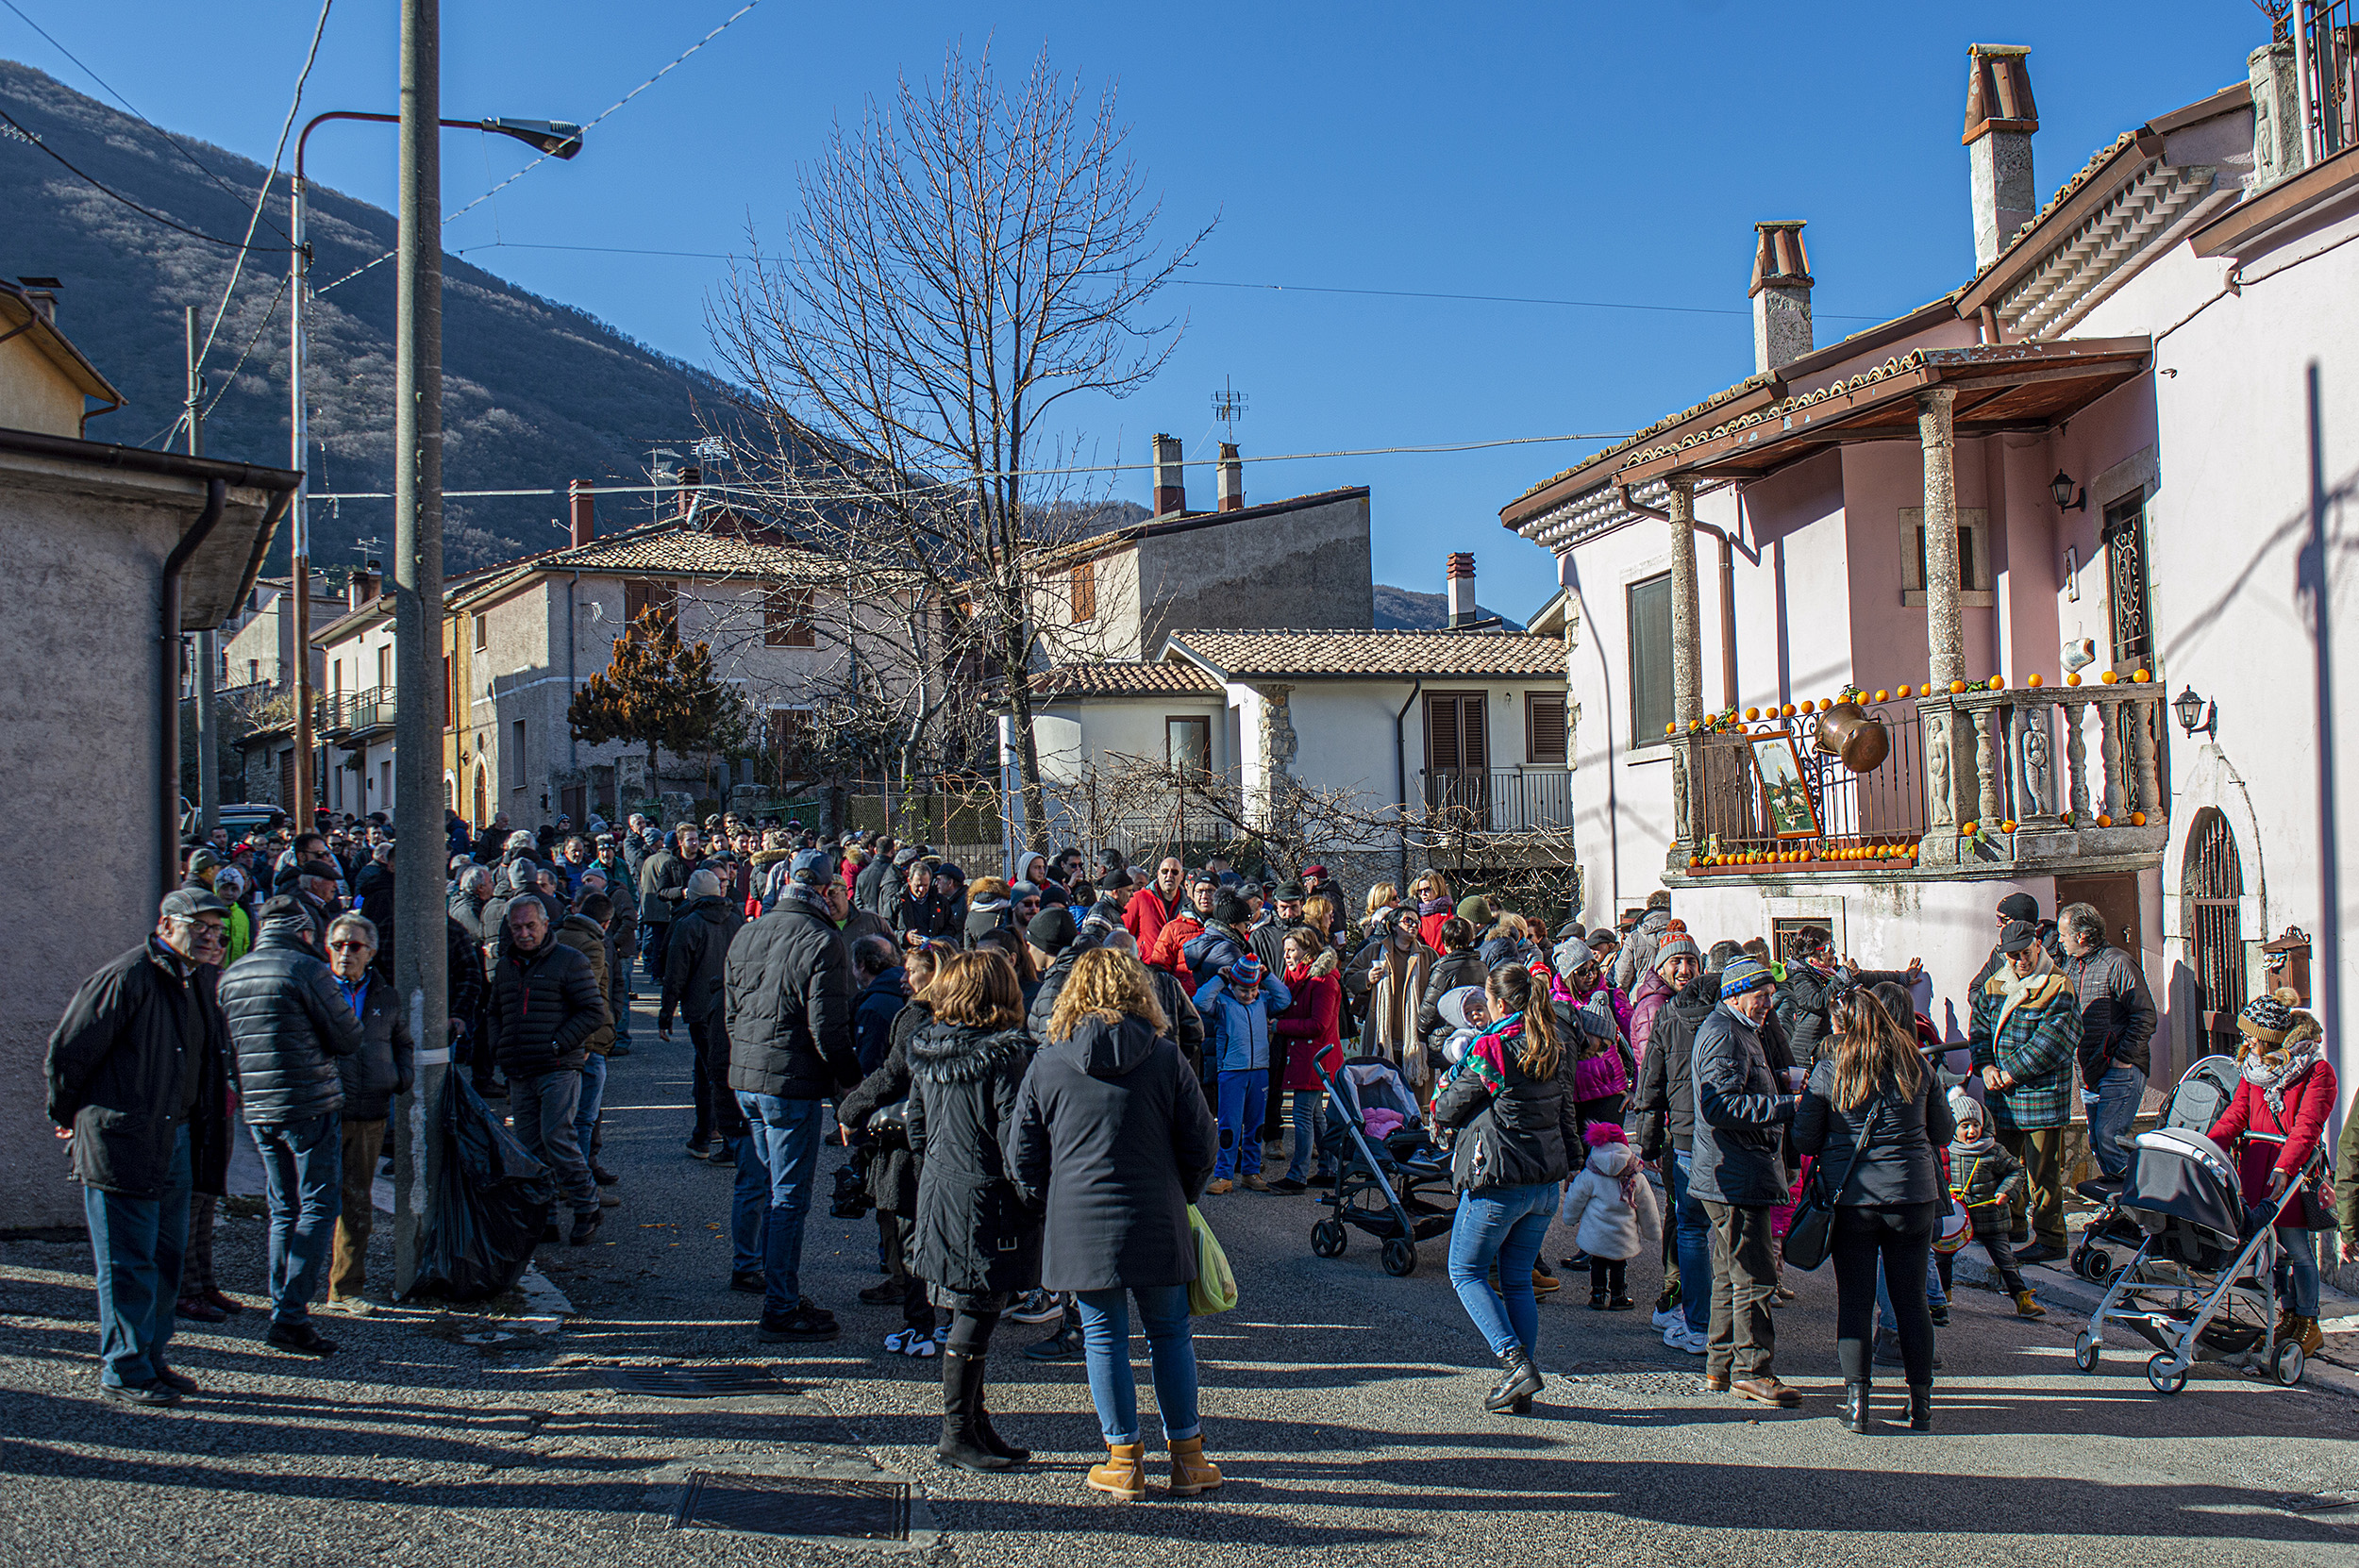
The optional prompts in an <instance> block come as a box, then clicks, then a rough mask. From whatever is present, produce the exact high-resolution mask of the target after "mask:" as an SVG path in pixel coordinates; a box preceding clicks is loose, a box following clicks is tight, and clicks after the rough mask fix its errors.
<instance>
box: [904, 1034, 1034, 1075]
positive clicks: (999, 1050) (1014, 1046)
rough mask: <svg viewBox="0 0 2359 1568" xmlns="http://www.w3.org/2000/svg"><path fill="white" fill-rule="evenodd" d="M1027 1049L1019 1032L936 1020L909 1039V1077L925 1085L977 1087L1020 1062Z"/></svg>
mask: <svg viewBox="0 0 2359 1568" xmlns="http://www.w3.org/2000/svg"><path fill="white" fill-rule="evenodd" d="M1031 1049H1032V1044H1031V1042H1030V1040H1029V1039H1028V1038H1027V1037H1026V1036H1025V1033H1024V1031H1023V1030H1021V1029H986V1028H980V1027H979V1026H975V1025H973V1024H945V1023H943V1022H941V1021H940V1020H938V1019H937V1020H935V1021H934V1022H932V1023H929V1024H928V1025H926V1026H924V1027H923V1028H921V1029H919V1030H918V1031H917V1032H916V1033H915V1034H914V1035H912V1036H911V1037H910V1045H909V1059H910V1076H912V1077H913V1078H923V1079H924V1080H925V1081H927V1082H928V1083H979V1082H981V1081H982V1080H983V1079H984V1078H986V1077H988V1076H991V1075H992V1074H993V1073H995V1072H997V1071H998V1070H999V1069H1000V1068H1001V1067H1003V1066H1005V1065H1007V1064H1009V1063H1011V1062H1017V1061H1021V1060H1023V1059H1025V1058H1026V1057H1027V1056H1029V1055H1030V1054H1031Z"/></svg>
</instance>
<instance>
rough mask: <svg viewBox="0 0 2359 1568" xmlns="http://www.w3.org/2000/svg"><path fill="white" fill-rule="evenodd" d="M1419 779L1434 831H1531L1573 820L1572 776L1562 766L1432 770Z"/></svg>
mask: <svg viewBox="0 0 2359 1568" xmlns="http://www.w3.org/2000/svg"><path fill="white" fill-rule="evenodd" d="M1417 779H1418V788H1419V791H1420V795H1419V798H1420V799H1421V800H1422V801H1423V802H1424V804H1425V826H1426V827H1427V829H1428V830H1429V831H1430V832H1435V833H1442V834H1461V833H1531V832H1542V831H1555V830H1560V829H1564V828H1569V827H1571V826H1572V824H1573V776H1572V775H1571V774H1570V773H1569V772H1567V771H1565V770H1564V769H1562V768H1552V769H1528V768H1428V769H1427V770H1426V771H1424V772H1423V773H1421V774H1419V775H1418V776H1417Z"/></svg>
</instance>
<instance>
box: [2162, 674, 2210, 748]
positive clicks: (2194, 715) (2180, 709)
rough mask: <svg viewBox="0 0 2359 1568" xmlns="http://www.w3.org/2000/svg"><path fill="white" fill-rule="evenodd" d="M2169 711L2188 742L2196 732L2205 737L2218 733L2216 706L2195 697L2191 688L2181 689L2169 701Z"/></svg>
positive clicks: (2193, 689) (2194, 692)
mask: <svg viewBox="0 0 2359 1568" xmlns="http://www.w3.org/2000/svg"><path fill="white" fill-rule="evenodd" d="M2170 710H2171V713H2172V714H2173V715H2174V716H2175V717H2177V719H2178V720H2179V727H2180V728H2182V729H2183V730H2185V731H2186V732H2187V738H2188V739H2189V740H2193V739H2194V738H2195V736H2196V734H2197V732H2198V731H2200V732H2202V733H2203V734H2205V735H2216V734H2217V733H2218V730H2217V726H2218V724H2219V709H2218V708H2217V705H2215V704H2213V703H2210V702H2206V701H2205V700H2204V699H2203V698H2201V697H2200V696H2198V695H2196V691H2195V688H2194V687H2192V686H2187V687H2183V688H2182V689H2181V690H2180V692H2179V694H2178V695H2177V696H2176V697H2174V698H2172V699H2171V704H2170Z"/></svg>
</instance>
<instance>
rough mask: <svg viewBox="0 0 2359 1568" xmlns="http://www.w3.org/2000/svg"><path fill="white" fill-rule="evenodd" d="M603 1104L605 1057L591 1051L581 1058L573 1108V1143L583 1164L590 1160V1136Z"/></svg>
mask: <svg viewBox="0 0 2359 1568" xmlns="http://www.w3.org/2000/svg"><path fill="white" fill-rule="evenodd" d="M605 1104H606V1058H604V1057H602V1056H600V1055H598V1053H597V1052H595V1051H593V1052H591V1053H590V1054H589V1055H588V1056H586V1057H583V1058H582V1059H581V1103H580V1104H579V1105H578V1106H577V1107H576V1108H575V1109H574V1143H575V1145H576V1146H577V1148H579V1149H580V1150H581V1158H582V1162H583V1163H584V1164H588V1163H589V1161H590V1136H591V1134H592V1133H594V1132H595V1131H596V1130H597V1126H598V1110H599V1109H600V1108H601V1107H603V1106H604V1105H605ZM591 1179H592V1180H593V1181H594V1180H595V1179H596V1178H595V1177H592V1178H591Z"/></svg>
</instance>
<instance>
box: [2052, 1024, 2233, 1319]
mask: <svg viewBox="0 0 2359 1568" xmlns="http://www.w3.org/2000/svg"><path fill="white" fill-rule="evenodd" d="M2236 1077H2237V1070H2236V1059H2235V1058H2234V1057H2225V1056H2221V1057H2205V1058H2203V1059H2200V1061H2198V1062H2197V1063H2196V1064H2195V1065H2194V1066H2192V1067H2190V1068H2188V1069H2187V1070H2186V1072H2184V1073H2183V1074H2182V1075H2181V1076H2180V1078H2179V1084H2178V1087H2177V1088H2175V1089H2173V1090H2172V1091H2171V1092H2170V1098H2169V1099H2167V1100H2166V1101H2164V1102H2163V1113H2162V1115H2161V1116H2160V1117H2159V1118H2157V1119H2156V1121H2155V1123H2154V1125H2155V1126H2157V1127H2183V1128H2185V1129H2186V1130H2187V1131H2189V1132H2192V1133H2194V1134H2196V1135H2197V1136H2198V1137H2200V1136H2201V1135H2203V1134H2204V1133H2207V1132H2209V1131H2211V1130H2212V1128H2213V1127H2214V1126H2217V1124H2218V1122H2219V1119H2220V1118H2221V1117H2222V1116H2225V1115H2226V1114H2228V1102H2229V1101H2230V1100H2233V1099H2234V1098H2235V1096H2236ZM2073 1191H2074V1192H2076V1193H2080V1194H2081V1196H2083V1198H2086V1199H2087V1200H2088V1201H2089V1202H2091V1203H2093V1204H2095V1205H2097V1212H2096V1213H2095V1214H2093V1215H2091V1216H2090V1218H2089V1223H2088V1226H2087V1227H2086V1228H2085V1229H2083V1231H2082V1232H2081V1239H2080V1240H2079V1241H2077V1242H2075V1243H2073V1244H2072V1258H2071V1263H2072V1272H2073V1273H2074V1274H2077V1275H2079V1276H2081V1277H2082V1278H2083V1279H2085V1280H2087V1281H2089V1282H2090V1283H2091V1284H2093V1285H2102V1284H2104V1283H2105V1282H2106V1281H2107V1280H2109V1279H2111V1278H2112V1277H2113V1276H2114V1264H2115V1262H2116V1260H2117V1259H2119V1258H2120V1257H2122V1256H2125V1255H2127V1254H2129V1253H2133V1252H2135V1251H2136V1250H2137V1249H2138V1245H2139V1243H2141V1242H2143V1241H2145V1239H2146V1232H2145V1231H2143V1230H2141V1229H2140V1228H2139V1227H2138V1224H2137V1222H2136V1221H2135V1220H2133V1219H2130V1218H2127V1217H2125V1216H2124V1215H2123V1214H2122V1212H2121V1183H2120V1182H2119V1181H2117V1180H2115V1179H2113V1178H2110V1177H2106V1176H2100V1177H2098V1178H2097V1179H2096V1180H2094V1181H2084V1182H2082V1183H2081V1184H2080V1185H2079V1186H2078V1187H2076V1188H2074V1189H2073Z"/></svg>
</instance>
